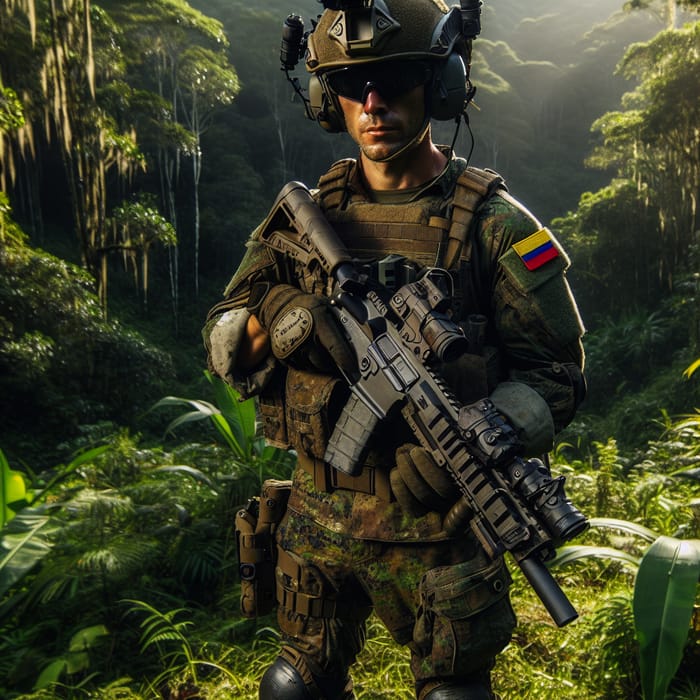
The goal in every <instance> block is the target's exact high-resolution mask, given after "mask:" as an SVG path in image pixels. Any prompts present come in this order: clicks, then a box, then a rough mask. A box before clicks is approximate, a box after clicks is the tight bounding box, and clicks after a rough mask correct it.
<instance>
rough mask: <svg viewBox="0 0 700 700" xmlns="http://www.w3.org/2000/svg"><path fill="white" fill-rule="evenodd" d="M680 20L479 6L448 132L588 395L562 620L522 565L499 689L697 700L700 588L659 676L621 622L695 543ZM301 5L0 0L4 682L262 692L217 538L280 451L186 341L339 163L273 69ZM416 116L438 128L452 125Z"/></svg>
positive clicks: (0, 686) (154, 693)
mask: <svg viewBox="0 0 700 700" xmlns="http://www.w3.org/2000/svg"><path fill="white" fill-rule="evenodd" d="M698 10H700V8H699V6H698V2H697V0H692V1H688V2H680V3H675V2H673V0H658V1H654V2H650V1H649V0H634V1H633V2H628V3H625V2H623V0H596V1H595V2H589V3H579V2H575V1H574V0H560V1H559V2H556V3H555V2H551V1H546V0H530V1H529V2H527V3H523V2H517V1H516V0H486V1H485V4H484V7H483V15H482V27H483V31H482V34H481V36H480V37H479V38H478V39H477V40H476V42H475V46H474V57H473V66H472V78H473V80H474V83H475V84H476V87H477V92H476V98H475V102H474V105H473V106H471V107H470V109H469V118H470V119H469V121H470V127H471V132H470V131H469V130H467V129H466V128H465V127H464V125H463V126H462V127H461V129H460V131H459V133H458V138H457V140H456V150H457V152H458V153H459V154H461V155H466V154H467V153H469V152H470V151H472V147H473V152H472V156H471V162H472V163H473V164H474V165H477V166H480V167H489V168H493V169H495V170H497V171H498V172H500V173H501V174H502V175H503V176H504V177H505V179H506V181H507V183H508V186H509V188H510V190H511V191H512V192H513V194H514V195H515V196H516V197H518V198H519V199H521V200H522V201H524V202H525V203H526V204H527V206H528V207H529V208H530V209H531V210H532V211H533V213H534V214H535V215H537V216H538V217H539V218H540V219H541V220H542V221H543V223H545V224H547V225H549V226H550V228H551V229H552V230H553V231H554V232H555V233H556V235H557V236H558V238H559V239H560V240H561V241H562V243H563V244H564V246H565V247H566V249H567V252H568V253H569V256H570V257H571V261H572V266H571V270H570V272H569V279H570V281H571V284H572V287H573V290H574V293H575V295H576V298H577V300H578V302H579V305H580V307H581V310H582V313H583V317H584V321H585V323H586V326H587V331H588V333H587V336H586V338H585V346H586V352H587V377H588V384H589V393H588V398H587V400H586V402H585V403H584V406H583V410H582V411H581V413H580V415H579V417H577V419H576V421H575V422H574V423H573V424H572V425H571V426H570V427H569V428H568V429H567V430H566V432H565V433H564V434H563V435H562V436H560V440H559V444H558V445H557V448H556V450H555V453H554V454H553V464H554V468H555V469H556V470H557V471H558V473H561V474H566V475H568V479H569V482H568V483H569V492H570V495H571V497H572V498H573V499H574V500H575V502H576V503H577V505H578V506H579V507H580V508H581V509H582V510H584V511H586V512H587V514H589V515H590V516H591V517H596V518H598V519H599V521H600V522H598V523H597V524H596V527H595V528H593V529H592V531H591V532H590V533H589V534H588V535H586V539H585V540H582V542H581V543H580V545H581V547H582V549H580V550H578V552H569V553H568V554H567V555H566V556H564V557H563V558H562V560H561V561H560V562H557V563H556V564H555V566H557V567H560V568H559V569H558V571H559V576H560V579H561V580H562V581H563V583H564V584H566V585H567V586H568V589H567V590H572V589H573V591H574V594H573V598H574V602H575V603H576V605H577V607H578V608H579V609H580V611H581V612H582V613H583V614H582V620H581V621H580V623H579V622H577V623H575V624H574V625H572V627H571V628H567V630H566V631H565V632H563V631H559V630H554V629H552V628H551V623H550V622H549V621H548V619H546V616H545V615H544V614H542V612H541V611H539V610H538V605H539V603H538V602H537V601H536V600H535V601H534V603H533V602H532V600H531V595H530V594H529V593H528V592H527V587H526V585H525V583H524V582H523V581H521V580H520V579H518V577H517V576H516V592H517V594H518V595H519V596H520V597H521V599H522V600H523V601H524V602H523V603H522V604H521V605H522V607H521V608H520V609H519V610H518V614H519V617H520V618H521V622H522V625H521V628H520V632H519V635H520V636H519V637H518V639H517V640H516V641H517V643H516V644H514V645H512V647H511V648H509V651H508V655H507V656H506V658H505V660H504V661H503V662H501V663H502V665H501V666H499V668H497V671H496V674H497V682H498V684H499V686H498V687H499V688H500V689H501V690H500V692H502V694H503V696H504V698H508V700H515V698H525V697H528V698H542V699H544V698H550V697H555V696H558V697H561V698H569V697H570V698H590V699H591V700H593V698H601V697H605V698H641V697H642V696H644V697H645V698H647V700H648V698H652V697H653V698H661V697H663V695H662V694H659V693H660V692H661V691H660V690H659V688H662V690H663V691H665V690H666V688H667V687H669V685H670V687H671V688H672V692H673V693H674V695H673V697H678V698H700V676H699V675H698V668H700V659H699V657H698V649H699V648H700V647H699V646H698V645H699V644H700V637H699V636H698V634H699V633H698V630H700V624H698V608H697V605H696V606H695V613H694V617H692V619H691V618H690V614H691V613H690V612H689V613H688V615H686V617H685V618H684V617H683V614H685V612H686V611H687V610H690V611H692V609H693V606H692V601H693V597H694V595H695V588H694V584H693V583H692V582H691V583H688V582H687V581H686V582H685V584H684V588H683V590H684V591H685V592H686V597H685V598H684V599H683V601H682V604H681V603H678V605H676V607H675V608H674V609H675V610H676V611H678V609H682V610H681V612H682V614H681V615H680V617H678V618H674V628H675V630H676V633H675V635H670V637H674V639H671V638H670V637H663V641H664V643H666V644H667V646H666V647H663V645H662V646H661V647H659V648H658V649H657V652H658V658H657V659H656V661H657V662H658V659H660V658H662V657H663V658H673V659H674V660H675V661H676V662H677V663H675V665H674V664H671V665H672V666H673V668H672V671H671V673H670V675H668V678H662V679H661V680H659V679H660V676H661V675H662V674H661V671H660V670H659V668H660V666H663V664H659V663H652V661H650V660H649V659H645V658H644V654H643V653H642V654H640V642H643V641H644V639H645V634H650V632H649V631H648V630H646V631H645V630H644V629H642V631H640V628H639V619H637V618H635V614H636V612H635V611H636V610H637V609H638V608H636V607H635V608H634V610H633V602H634V601H633V598H634V597H635V596H636V593H635V592H634V584H635V579H636V576H637V574H638V572H639V571H640V567H641V571H642V572H644V573H643V574H642V575H644V576H646V575H647V574H646V571H647V570H646V569H645V568H644V566H643V565H644V560H645V559H646V556H645V555H646V553H648V552H649V551H650V550H653V547H655V546H656V544H657V543H658V542H659V539H661V544H662V545H668V546H670V547H671V549H672V553H673V556H676V557H677V558H680V559H683V556H687V561H688V562H689V563H688V565H687V569H686V570H687V571H691V575H690V576H691V578H692V575H693V574H692V572H693V571H696V569H694V568H693V567H694V566H697V562H695V563H693V562H694V561H695V560H693V555H692V553H690V554H689V553H688V552H692V551H695V550H694V548H693V547H694V545H686V543H688V542H692V541H697V540H698V539H700V506H699V503H700V494H699V493H698V482H699V478H698V469H699V467H698V460H699V459H700V457H699V456H698V454H699V453H700V441H699V440H698V438H700V416H699V415H698V410H699V409H698V407H699V406H700V388H699V382H700V371H696V369H697V367H698V358H700V239H699V236H700V221H699V217H698V197H700V129H699V128H698V125H699V124H700V22H699V21H698V14H697V12H698ZM320 11H321V6H320V5H319V3H318V2H316V1H315V0H268V2H266V3H264V4H258V3H251V2H243V0H190V2H186V1H185V0H51V1H49V0H0V515H2V518H1V519H0V525H1V526H2V530H0V659H1V660H0V696H2V697H7V698H18V697H27V698H29V697H36V698H39V697H66V698H78V697H99V698H109V697H114V698H117V697H120V698H127V697H134V698H160V697H162V698H176V697H178V698H184V697H192V698H194V697H199V695H198V694H197V691H196V688H200V689H203V690H202V697H211V698H229V697H230V698H243V697H251V698H252V697H256V695H255V684H256V679H257V678H259V675H260V672H261V670H262V666H263V665H264V664H265V663H267V662H268V661H269V660H270V659H271V658H272V656H273V655H274V649H275V648H276V647H275V645H276V639H275V638H274V635H272V633H271V632H270V631H269V630H268V629H267V624H268V623H271V622H272V621H271V620H262V621H258V622H257V623H255V624H254V623H252V622H249V621H244V620H242V619H241V618H240V616H239V614H238V607H237V606H238V603H237V599H236V597H237V594H238V589H237V579H236V576H235V575H234V573H235V568H236V554H235V546H234V543H233V540H232V538H233V533H232V527H231V524H232V518H233V512H234V511H235V509H236V508H237V507H238V506H239V505H241V504H242V503H244V502H245V500H246V498H248V497H249V496H250V495H252V494H253V493H255V492H256V490H258V489H259V485H260V481H261V479H262V478H264V477H265V476H269V475H274V476H278V477H285V476H286V475H288V473H289V468H290V465H289V459H288V458H287V457H286V456H285V455H283V454H281V453H279V452H278V451H276V450H273V449H272V448H270V447H266V446H265V445H264V444H263V443H262V442H261V441H260V440H259V439H258V438H257V434H256V427H255V425H256V424H255V411H254V407H253V406H252V405H250V404H249V403H245V404H238V403H237V402H236V401H235V397H234V396H233V395H232V394H231V393H230V392H229V391H227V390H226V389H225V388H224V387H223V386H221V385H220V384H218V383H217V382H215V381H213V380H212V379H211V378H210V377H207V376H206V375H205V374H204V372H203V370H204V368H205V355H204V351H203V348H202V342H201V338H200V329H201V327H202V325H203V322H204V319H205V316H206V313H207V310H208V309H209V308H210V307H211V306H212V305H213V304H214V303H216V302H217V301H219V300H220V298H221V293H222V290H223V288H224V287H225V285H226V283H227V281H228V279H229V277H230V275H231V273H232V272H233V270H235V268H236V266H237V264H238V262H239V261H240V259H241V257H242V254H243V251H244V244H245V241H246V239H247V237H248V235H249V233H250V231H251V230H252V228H253V227H254V226H255V225H256V224H257V222H258V221H259V220H260V219H261V217H263V216H264V215H265V213H266V211H267V210H268V208H269V206H270V204H271V203H272V201H273V199H274V197H275V195H276V194H277V192H278V191H279V190H280V188H281V187H282V185H283V184H284V183H285V182H287V181H289V180H292V179H297V180H302V181H304V182H306V183H307V184H309V185H310V186H313V185H314V184H315V182H316V179H317V178H318V177H319V175H320V174H321V173H323V172H324V171H325V170H326V168H327V167H328V165H329V164H330V163H331V162H332V161H334V160H336V159H338V158H341V157H346V156H352V155H354V150H355V147H354V145H353V144H352V142H351V141H350V139H349V137H347V136H346V135H331V134H327V133H325V132H323V131H322V129H320V128H319V127H318V125H316V124H314V123H312V122H311V121H309V120H306V119H305V118H304V115H303V107H302V105H301V104H300V103H299V100H298V99H296V100H293V99H292V95H293V91H292V89H291V86H290V85H289V83H288V82H287V81H286V80H285V77H284V73H283V72H282V71H281V70H280V63H279V47H280V38H281V27H282V22H283V21H284V18H285V17H286V16H287V15H288V14H289V13H292V12H294V13H298V14H300V15H301V16H302V17H304V19H305V22H306V25H307V28H308V27H309V26H310V21H311V19H312V18H315V17H316V16H317V15H318V14H319V12H320ZM295 74H296V75H297V76H298V77H299V78H300V79H301V80H302V83H303V79H304V71H303V66H301V65H300V66H299V68H298V69H297V70H296V73H295ZM433 128H434V134H435V140H436V141H438V142H440V143H450V142H451V141H452V139H453V137H454V129H455V126H454V124H451V123H444V122H441V123H439V124H435V125H434V127H433ZM472 139H473V143H472ZM164 397H169V398H167V399H165V398H164ZM176 397H185V398H176ZM157 402H159V403H157ZM156 404H157V405H156ZM154 406H155V407H154ZM180 411H182V412H183V413H180ZM171 421H174V422H173V423H171ZM612 519H615V521H614V522H613V520H612ZM603 521H605V522H603ZM620 521H624V522H625V523H627V525H624V526H622V529H621V530H620V529H619V528H620V527H621V526H620ZM616 528H617V529H616ZM621 532H622V533H624V534H621ZM649 533H651V534H649ZM663 538H667V540H669V541H671V540H672V544H671V545H669V544H668V542H667V541H666V540H665V539H663ZM672 538H673V539H672ZM652 542H654V545H653V546H652V547H650V546H649V545H650V544H651V543H652ZM677 542H680V543H682V544H679V545H677V549H673V547H675V546H676V545H675V544H674V543H677ZM586 548H587V549H586ZM593 550H596V551H593ZM652 554H653V555H655V556H656V554H657V552H656V550H653V551H652ZM698 556H699V557H700V555H698ZM660 560H661V562H662V564H661V565H660V568H659V571H661V570H663V567H664V566H665V564H664V563H663V562H666V561H667V559H664V555H662V556H661V557H660ZM648 561H649V559H647V562H648ZM659 580H660V579H659ZM659 585H661V584H659ZM688 591H690V593H688ZM688 600H690V603H688ZM671 602H672V603H673V601H671ZM696 602H697V601H696ZM674 604H675V603H674ZM635 605H639V600H638V599H637V602H636V603H635ZM533 606H534V608H533ZM688 606H690V607H688ZM670 608H673V605H670ZM533 609H534V610H536V612H533ZM642 617H644V616H643V615H642ZM650 617H653V616H650ZM652 627H653V625H652ZM689 628H690V630H691V633H690V634H688V629H689ZM654 629H656V628H654ZM372 635H373V636H372V640H371V645H373V646H371V651H370V654H369V655H368V656H365V657H363V659H364V660H362V661H361V663H360V671H359V674H360V676H359V678H360V680H359V681H358V688H359V694H358V697H360V698H364V699H365V700H373V699H374V698H380V697H388V696H392V697H404V695H402V694H401V692H402V691H401V690H397V688H403V687H406V688H408V687H409V685H410V681H408V667H407V661H406V657H405V655H403V654H404V651H402V650H399V649H398V648H397V647H395V646H394V645H393V643H392V642H391V640H389V639H388V638H386V637H384V636H382V632H381V631H379V630H378V629H373V630H372ZM135 649H140V653H139V654H138V655H137V656H138V660H135V659H134V656H135V654H134V650H135ZM547 649H559V652H560V653H559V655H558V657H556V658H551V657H550V655H549V654H548V653H547ZM526 650H529V651H528V653H530V652H531V656H530V657H528V654H527V653H526ZM649 653H651V652H649ZM591 659H595V660H594V661H591ZM587 664H588V665H587ZM582 665H583V666H586V665H587V666H586V670H582V668H581V666H582ZM509 667H510V668H509ZM651 667H653V669H655V670H654V671H649V668H651ZM512 669H517V673H516V674H515V676H516V678H513V677H511V676H512V674H511V673H510V670H512ZM610 669H613V670H612V671H610ZM650 673H651V674H652V675H651V678H652V679H651V680H650V675H649V674H650ZM654 673H656V676H654ZM654 677H655V678H656V680H655V681H654ZM523 678H525V679H526V681H523ZM672 679H673V681H672ZM518 682H520V683H521V685H520V686H518ZM56 683H58V685H56ZM654 683H656V691H654V692H655V693H656V694H650V692H651V691H650V690H649V688H650V687H651V686H652V685H654ZM188 693H189V694H188ZM405 697H409V696H408V695H406V696H405Z"/></svg>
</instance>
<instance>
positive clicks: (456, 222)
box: [318, 159, 506, 269]
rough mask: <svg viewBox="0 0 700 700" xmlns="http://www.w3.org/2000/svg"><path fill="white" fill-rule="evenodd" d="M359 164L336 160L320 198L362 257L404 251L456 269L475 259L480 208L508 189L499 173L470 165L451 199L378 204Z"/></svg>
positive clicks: (324, 178) (346, 240)
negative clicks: (358, 182) (361, 179)
mask: <svg viewBox="0 0 700 700" xmlns="http://www.w3.org/2000/svg"><path fill="white" fill-rule="evenodd" d="M356 167H357V166H356V163H355V161H354V160H352V159H345V160H341V161H338V162H336V163H334V164H333V165H332V166H331V168H330V170H329V171H328V172H327V173H326V174H325V175H323V176H322V177H321V178H320V179H319V190H318V200H319V204H320V205H321V207H322V208H323V209H324V210H325V211H326V216H327V217H328V219H329V221H331V222H332V224H333V226H334V227H335V229H336V231H337V232H338V234H339V236H340V237H341V238H342V239H343V241H344V243H345V244H346V245H347V246H348V248H350V250H352V252H353V253H354V254H355V255H356V256H358V257H361V258H364V257H366V258H378V257H382V256H385V255H388V254H390V253H400V254H403V255H406V256H407V257H409V258H411V259H413V260H415V261H416V262H418V263H420V264H422V265H439V266H440V267H445V268H447V269H450V268H452V267H454V266H455V265H456V264H457V262H458V261H459V259H460V258H462V259H469V257H470V243H469V230H470V227H471V223H472V221H473V218H474V214H475V212H476V211H477V209H478V208H479V207H480V206H481V204H482V203H483V202H484V201H485V200H486V199H488V197H490V196H491V194H493V193H494V192H495V191H496V190H497V189H499V188H502V189H506V187H505V184H504V181H503V178H502V177H501V176H500V175H498V174H497V173H494V172H493V171H490V170H482V169H480V168H473V167H467V168H466V169H465V170H464V171H463V172H462V174H461V175H460V176H459V178H458V180H457V183H456V187H455V191H454V195H453V197H452V201H451V202H449V201H447V202H446V201H445V200H444V199H443V198H442V197H439V196H435V195H433V196H426V197H422V198H421V199H419V200H418V201H416V202H411V203H405V204H396V205H393V204H376V203H373V202H369V201H367V199H366V197H365V196H363V193H362V192H361V191H360V190H359V189H358V188H357V187H355V186H354V184H353V182H352V180H353V175H354V176H355V177H356V176H357V174H356V172H355V169H356ZM450 205H451V206H450Z"/></svg>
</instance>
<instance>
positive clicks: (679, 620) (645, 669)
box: [633, 536, 700, 700]
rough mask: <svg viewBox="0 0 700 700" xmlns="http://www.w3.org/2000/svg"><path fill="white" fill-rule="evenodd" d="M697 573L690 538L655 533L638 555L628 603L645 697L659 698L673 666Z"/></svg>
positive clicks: (699, 566) (699, 560)
mask: <svg viewBox="0 0 700 700" xmlns="http://www.w3.org/2000/svg"><path fill="white" fill-rule="evenodd" d="M699 576H700V547H698V546H697V544H696V543H694V542H692V541H690V540H678V539H676V538H674V537H665V536H662V537H659V538H658V539H657V540H656V541H655V542H654V543H653V544H652V545H651V547H649V549H648V550H647V552H646V553H645V555H644V556H643V557H642V561H641V564H640V566H639V572H638V573H637V579H636V581H635V585H634V600H633V609H634V619H635V626H636V628H637V638H638V640H639V661H640V672H641V679H642V692H643V695H644V698H645V700H663V698H664V697H665V696H666V691H667V689H668V686H669V684H670V682H671V680H672V679H673V676H674V675H675V673H676V670H677V669H678V665H679V663H680V661H681V657H682V655H683V647H684V646H685V643H686V640H687V638H688V624H689V622H690V618H691V615H692V612H693V605H694V603H695V594H696V589H697V583H698V577H699Z"/></svg>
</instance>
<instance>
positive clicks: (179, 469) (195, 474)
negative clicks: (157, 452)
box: [155, 464, 217, 491]
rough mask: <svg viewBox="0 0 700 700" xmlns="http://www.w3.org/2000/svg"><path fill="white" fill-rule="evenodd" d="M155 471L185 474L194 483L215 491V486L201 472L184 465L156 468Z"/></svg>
mask: <svg viewBox="0 0 700 700" xmlns="http://www.w3.org/2000/svg"><path fill="white" fill-rule="evenodd" d="M155 471H157V472H170V473H175V474H186V475H187V476H191V477H192V478H193V479H194V480H195V481H199V482H201V483H202V484H206V485H207V486H208V487H209V488H210V489H212V491H216V490H217V486H216V484H215V483H214V482H213V481H212V480H211V479H210V478H209V477H208V476H207V475H206V474H205V473H204V472H203V471H200V470H199V469H196V468H195V467H189V466H187V465H186V464H172V465H169V466H166V467H158V468H157V469H156V470H155Z"/></svg>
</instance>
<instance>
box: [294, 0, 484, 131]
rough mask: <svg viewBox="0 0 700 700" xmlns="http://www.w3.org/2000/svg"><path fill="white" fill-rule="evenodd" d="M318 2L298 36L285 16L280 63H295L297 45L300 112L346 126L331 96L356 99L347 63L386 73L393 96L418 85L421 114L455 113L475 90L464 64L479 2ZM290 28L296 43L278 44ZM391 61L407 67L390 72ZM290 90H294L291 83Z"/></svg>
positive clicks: (330, 126) (328, 125) (446, 116)
mask: <svg viewBox="0 0 700 700" xmlns="http://www.w3.org/2000/svg"><path fill="white" fill-rule="evenodd" d="M321 1H322V2H323V5H324V7H325V10H324V12H323V13H322V14H321V15H320V17H319V18H318V22H315V23H314V24H313V28H312V30H311V31H309V32H307V33H306V34H303V28H301V27H300V26H299V23H300V22H301V20H300V18H299V17H298V16H296V15H290V17H288V18H287V21H286V23H285V32H287V34H286V35H285V33H284V32H283V41H282V53H281V60H282V64H283V68H285V70H286V69H289V68H291V67H293V65H292V64H294V65H295V62H294V61H293V60H292V59H290V55H292V54H294V52H295V51H297V50H298V51H299V53H300V55H303V56H304V60H305V64H306V69H307V71H308V72H309V73H310V78H309V86H308V97H307V96H305V95H302V96H303V97H304V99H305V102H306V116H307V117H309V118H310V119H313V120H315V121H317V122H318V123H319V124H320V125H321V126H322V127H323V128H324V129H325V130H326V131H332V132H337V131H345V130H346V128H345V124H344V120H343V113H342V110H341V108H340V104H339V102H338V94H339V92H341V91H343V90H345V91H349V92H350V93H352V90H353V89H354V90H355V91H356V92H357V93H358V94H357V99H358V100H359V99H360V94H361V91H362V88H363V85H360V84H357V85H353V84H352V82H350V83H349V84H348V81H347V80H346V75H347V76H350V75H353V76H354V78H355V82H356V83H357V82H358V76H357V73H358V71H353V72H350V71H346V69H348V68H355V67H358V66H367V67H368V68H370V66H371V68H372V69H373V70H384V71H385V72H387V73H388V74H389V75H391V77H392V80H391V81H390V82H391V84H393V85H394V86H395V89H396V92H397V94H399V93H400V92H401V91H403V90H406V89H410V88H412V87H416V86H418V85H420V84H425V85H426V86H427V87H426V120H429V119H431V118H433V119H437V120H450V119H459V118H460V116H461V115H462V113H463V112H464V110H465V108H466V105H467V103H468V102H469V100H470V99H471V97H472V96H473V91H474V90H473V88H472V86H471V83H470V81H469V64H470V58H471V43H472V39H473V38H474V37H476V36H477V34H479V31H480V11H481V2H480V0H461V5H460V6H455V7H452V8H449V7H448V6H447V5H446V4H445V3H444V2H443V0H327V1H325V0H321ZM302 26H303V25H302ZM293 32H296V37H297V41H298V44H299V49H295V48H291V49H290V48H289V45H288V44H286V43H285V36H291V34H292V33H293ZM398 61H401V62H402V63H401V64H400V65H401V66H402V67H403V68H405V67H406V66H410V67H411V70H408V71H407V70H401V71H398V70H397V71H395V72H394V73H393V74H392V67H395V66H397V65H399V64H397V62H398ZM404 61H409V63H403V62H404ZM380 64H381V65H380ZM371 73H372V71H368V75H370V74H371ZM290 80H291V79H290ZM361 81H362V78H361V72H360V82H361ZM293 82H294V81H293ZM295 89H296V90H297V92H299V93H300V94H301V92H302V91H301V90H300V89H299V85H298V81H297V83H296V86H295ZM346 96H347V94H346Z"/></svg>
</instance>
